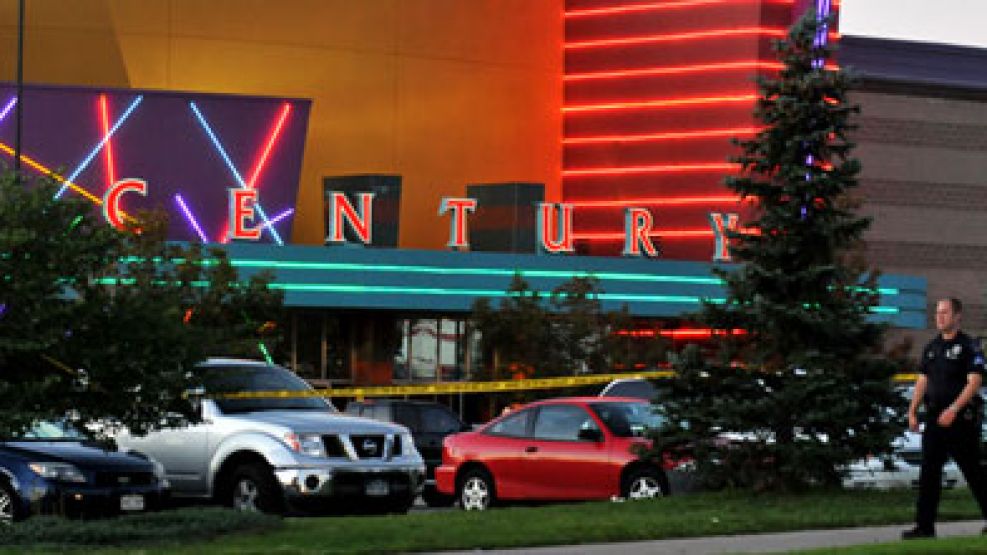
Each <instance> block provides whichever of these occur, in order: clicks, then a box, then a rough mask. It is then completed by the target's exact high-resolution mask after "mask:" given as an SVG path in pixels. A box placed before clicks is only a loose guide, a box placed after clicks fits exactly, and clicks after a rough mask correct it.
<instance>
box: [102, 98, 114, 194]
mask: <svg viewBox="0 0 987 555" xmlns="http://www.w3.org/2000/svg"><path fill="white" fill-rule="evenodd" d="M99 119H100V122H101V123H102V125H103V137H105V138H106V176H107V183H106V188H107V189H109V188H110V187H112V186H113V184H114V183H116V182H117V176H116V169H115V166H114V164H113V143H112V142H110V137H109V135H110V108H109V106H107V100H106V95H105V94H101V95H99Z"/></svg>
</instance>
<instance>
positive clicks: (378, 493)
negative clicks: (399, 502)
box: [366, 480, 391, 497]
mask: <svg viewBox="0 0 987 555" xmlns="http://www.w3.org/2000/svg"><path fill="white" fill-rule="evenodd" d="M366 492H367V495H370V496H372V497H384V496H386V495H388V494H389V493H391V488H390V486H389V485H388V484H387V480H370V481H369V482H367V486H366Z"/></svg>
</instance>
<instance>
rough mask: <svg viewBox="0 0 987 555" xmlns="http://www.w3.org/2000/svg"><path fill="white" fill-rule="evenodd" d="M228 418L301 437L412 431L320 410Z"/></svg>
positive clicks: (251, 414)
mask: <svg viewBox="0 0 987 555" xmlns="http://www.w3.org/2000/svg"><path fill="white" fill-rule="evenodd" d="M227 418H232V419H238V420H244V421H247V422H261V423H265V424H271V425H274V426H281V427H284V428H288V429H290V430H293V431H295V432H299V433H318V434H402V433H408V429H407V428H405V427H404V426H401V425H399V424H391V423H387V422H378V421H376V420H371V419H369V418H361V417H359V416H343V415H342V414H339V413H335V412H329V411H318V410H306V411H301V410H288V411H280V410H268V411H257V412H248V413H239V414H233V415H229V416H227Z"/></svg>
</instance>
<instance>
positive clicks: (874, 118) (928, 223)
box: [855, 82, 987, 353]
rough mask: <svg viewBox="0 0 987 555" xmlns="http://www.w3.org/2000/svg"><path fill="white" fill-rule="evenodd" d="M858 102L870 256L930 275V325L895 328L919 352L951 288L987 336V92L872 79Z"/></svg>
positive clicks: (894, 269)
mask: <svg viewBox="0 0 987 555" xmlns="http://www.w3.org/2000/svg"><path fill="white" fill-rule="evenodd" d="M855 100H856V101H857V102H859V103H860V105H861V110H862V111H861V117H860V118H859V120H858V122H859V124H860V129H859V130H858V131H857V133H856V137H855V138H856V140H857V141H858V150H857V156H858V157H859V158H860V160H861V163H862V164H863V172H862V174H861V190H860V192H861V194H862V196H863V198H864V200H865V204H864V212H865V214H867V215H869V216H871V217H873V224H872V226H871V229H870V231H869V232H868V235H867V239H868V249H869V253H870V260H871V262H872V263H873V264H875V265H876V266H877V267H878V268H880V269H881V270H882V271H884V272H885V273H902V274H911V275H917V276H924V277H925V278H926V279H927V280H928V303H929V307H928V322H927V327H926V329H925V330H914V331H912V330H908V331H906V330H896V331H895V332H894V336H895V337H910V338H911V339H912V340H913V342H914V347H913V350H912V352H913V353H917V351H918V350H919V349H920V348H921V346H922V345H923V344H924V343H925V342H927V341H928V340H929V339H931V337H932V336H933V335H934V334H935V323H934V320H933V318H934V313H935V311H934V309H933V305H934V303H935V302H936V300H937V299H939V298H942V297H946V296H955V297H957V298H959V299H961V300H962V301H963V302H964V304H965V305H966V315H965V325H964V327H965V328H966V329H967V331H969V332H971V333H974V334H977V335H987V219H985V218H984V213H985V212H987V93H975V92H970V91H959V90H950V89H948V88H937V89H931V88H916V87H912V88H903V87H900V86H896V85H893V84H882V83H880V82H870V83H867V84H866V86H865V88H864V90H862V91H860V92H858V93H856V95H855Z"/></svg>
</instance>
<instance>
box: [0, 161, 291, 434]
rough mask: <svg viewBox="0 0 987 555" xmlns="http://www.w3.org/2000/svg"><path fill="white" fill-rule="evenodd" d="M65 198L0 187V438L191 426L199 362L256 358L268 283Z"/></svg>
mask: <svg viewBox="0 0 987 555" xmlns="http://www.w3.org/2000/svg"><path fill="white" fill-rule="evenodd" d="M57 188H58V187H57V184H56V183H54V182H53V181H52V180H50V179H43V180H40V181H39V182H38V183H35V184H31V185H28V184H25V183H24V182H23V181H22V180H21V179H18V178H15V176H14V174H12V173H10V172H6V173H4V174H0V307H2V310H0V434H4V433H9V432H11V431H16V430H17V429H20V428H22V427H23V426H25V425H27V424H29V423H30V422H32V421H35V420H38V419H58V418H62V417H65V416H66V415H71V416H72V417H73V418H75V419H77V420H78V421H79V422H80V423H83V424H85V423H90V422H102V423H105V422H107V421H116V422H119V423H122V424H124V425H126V426H128V427H130V428H131V429H132V430H135V431H141V430H146V429H151V428H155V427H158V426H160V425H161V424H162V417H164V416H166V415H168V414H170V413H184V414H187V415H191V414H190V410H189V409H190V407H189V405H188V403H187V401H186V400H185V399H184V398H183V394H184V393H185V391H186V390H187V389H188V388H189V387H190V385H192V384H193V383H195V376H194V375H193V368H194V365H195V364H196V363H197V362H199V361H201V360H202V358H204V357H206V356H211V355H230V354H232V355H241V356H243V355H246V356H250V357H252V358H259V357H261V356H262V353H261V351H260V350H259V347H258V341H259V340H261V339H263V336H264V335H265V334H266V333H267V331H268V330H269V329H270V328H271V325H270V324H268V322H269V321H272V320H277V319H278V317H279V316H280V313H281V304H282V303H281V294H280V292H277V291H273V290H270V289H269V288H268V284H269V281H270V277H269V276H266V275H259V276H256V277H254V278H253V279H251V280H249V281H248V282H247V283H241V281H240V280H239V279H238V276H237V272H236V270H235V269H234V268H233V267H232V266H231V265H230V263H229V261H228V260H227V259H226V257H225V255H224V254H223V253H222V252H221V251H215V252H210V253H208V255H206V254H204V253H203V252H202V250H201V248H200V247H199V246H197V245H181V244H173V243H168V242H166V241H165V228H166V221H164V220H163V219H162V217H161V216H160V215H154V214H141V215H137V216H136V218H135V219H134V220H132V221H131V222H130V224H129V225H130V229H129V230H127V231H124V232H121V231H117V230H115V229H113V228H111V227H109V226H107V225H106V224H105V222H103V221H102V220H101V219H100V218H99V216H98V215H97V214H96V213H95V212H94V211H93V209H92V205H91V204H89V203H88V202H87V201H83V200H79V199H72V198H66V199H62V200H53V194H54V192H55V191H56V190H57ZM270 346H271V348H274V346H275V345H274V344H273V343H271V345H270Z"/></svg>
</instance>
